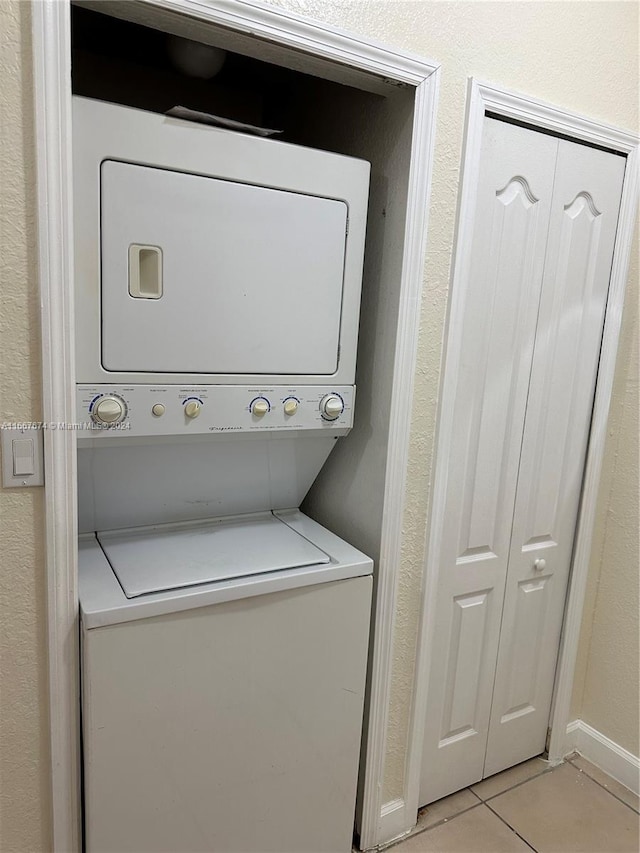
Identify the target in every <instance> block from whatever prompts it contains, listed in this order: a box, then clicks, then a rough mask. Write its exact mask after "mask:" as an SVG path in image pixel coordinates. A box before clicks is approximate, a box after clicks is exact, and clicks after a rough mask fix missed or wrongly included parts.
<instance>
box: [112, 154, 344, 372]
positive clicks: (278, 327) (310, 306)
mask: <svg viewBox="0 0 640 853" xmlns="http://www.w3.org/2000/svg"><path fill="white" fill-rule="evenodd" d="M101 216H102V225H101V228H102V235H101V252H102V257H101V287H102V364H103V367H104V368H105V369H106V370H111V371H123V372H146V371H149V372H156V373H157V372H162V373H227V374H236V375H238V374H274V373H276V374H309V375H314V374H331V373H334V372H335V371H336V369H337V364H338V348H339V343H340V317H341V308H342V289H343V270H344V255H345V245H346V229H347V206H346V204H345V203H344V202H342V201H337V200H334V199H326V198H317V197H314V196H308V195H302V194H299V193H294V192H285V191H283V190H278V189H270V188H267V187H259V186H252V185H248V184H240V183H234V182H232V181H225V180H220V179H216V178H210V177H202V176H199V175H191V174H185V173H182V172H172V171H168V170H164V169H158V168H151V167H148V166H139V165H133V164H131V163H121V162H116V161H112V160H106V161H104V162H103V163H102V167H101Z"/></svg>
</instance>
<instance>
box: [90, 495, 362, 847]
mask: <svg viewBox="0 0 640 853" xmlns="http://www.w3.org/2000/svg"><path fill="white" fill-rule="evenodd" d="M371 572H372V562H371V560H370V559H368V558H367V557H365V555H364V554H362V553H360V552H359V551H357V550H356V549H355V548H353V547H351V546H350V545H347V543H345V542H343V541H342V540H340V539H339V538H338V537H336V536H334V535H333V534H331V533H329V531H327V530H325V529H324V528H322V527H321V526H320V525H318V524H316V523H315V522H313V521H312V520H311V519H309V518H307V517H305V516H304V515H303V514H302V513H300V512H299V511H297V510H293V511H289V512H280V513H257V514H253V515H249V516H239V517H234V518H227V519H221V520H211V521H208V522H199V523H194V522H189V523H186V524H170V525H164V526H161V527H155V528H135V529H131V530H119V531H109V532H106V533H98V534H97V535H86V536H83V537H82V538H81V541H80V601H81V624H82V657H83V668H82V672H83V685H82V687H83V727H84V773H85V778H84V785H85V808H86V812H85V826H86V848H87V850H89V851H91V853H114V851H123V853H124V851H130V853H160V851H167V853H188V852H189V853H202V851H220V853H235V852H236V851H237V853H240V851H242V853H249V851H252V853H305V851H307V852H308V853H347V851H349V850H350V849H351V842H352V832H353V812H354V802H355V791H356V782H357V766H358V752H359V746H360V728H361V722H362V711H363V702H364V687H365V671H366V658H367V637H368V625H369V612H370V602H371V584H372V577H371Z"/></svg>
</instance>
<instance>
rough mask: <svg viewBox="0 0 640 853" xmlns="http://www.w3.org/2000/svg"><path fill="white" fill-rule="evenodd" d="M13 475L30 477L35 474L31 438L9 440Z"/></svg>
mask: <svg viewBox="0 0 640 853" xmlns="http://www.w3.org/2000/svg"><path fill="white" fill-rule="evenodd" d="M11 455H12V456H13V476H14V477H30V476H31V475H32V474H35V459H34V447H33V439H32V438H14V439H13V441H12V442H11Z"/></svg>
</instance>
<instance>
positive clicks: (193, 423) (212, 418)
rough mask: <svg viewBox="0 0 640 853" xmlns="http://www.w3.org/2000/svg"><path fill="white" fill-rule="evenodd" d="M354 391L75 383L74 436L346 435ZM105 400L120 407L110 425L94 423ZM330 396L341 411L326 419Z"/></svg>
mask: <svg viewBox="0 0 640 853" xmlns="http://www.w3.org/2000/svg"><path fill="white" fill-rule="evenodd" d="M355 390H356V389H355V387H354V386H352V385H324V386H318V385H310V386H309V385H306V386H305V385H303V386H298V387H294V386H258V385H256V386H253V387H252V386H241V385H236V386H233V385H232V386H229V385H217V386H216V385H190V386H176V385H155V384H154V385H128V386H127V385H123V386H121V385H78V386H77V388H76V421H77V424H78V438H79V439H80V440H81V441H85V440H86V439H90V440H93V439H95V440H96V441H107V440H112V439H113V440H115V439H119V440H121V441H122V440H125V439H127V438H133V437H136V436H163V435H179V436H185V437H186V436H190V435H223V434H224V435H230V434H231V435H236V434H239V433H242V434H249V435H250V434H255V433H261V434H265V433H273V432H280V431H282V432H295V431H300V430H305V431H308V430H314V431H318V430H320V431H324V432H330V433H335V434H337V435H346V433H347V432H348V430H349V429H350V428H351V427H352V426H353V414H354V399H355ZM105 397H108V398H113V397H115V398H116V399H117V400H118V401H119V402H120V405H121V407H122V420H121V421H120V423H118V424H115V425H114V426H111V427H103V426H101V425H99V424H95V423H93V422H92V415H94V414H95V408H96V404H97V403H98V402H99V401H100V400H102V399H103V398H105ZM334 397H335V398H336V399H337V401H338V406H339V408H341V409H342V411H341V413H340V414H339V415H338V416H337V417H333V418H332V419H329V418H328V417H327V416H326V415H325V414H324V413H323V410H322V405H323V401H325V400H326V399H328V398H334ZM258 401H260V402H262V403H264V404H265V405H264V407H263V409H264V410H265V411H264V413H263V414H257V413H255V412H254V409H255V404H256V402H258ZM190 402H192V403H193V402H195V403H197V405H198V414H197V416H196V417H189V416H188V414H187V405H188V404H189V403H190ZM292 404H293V409H290V408H289V406H291V405H292ZM158 407H161V408H158ZM154 411H155V412H161V414H159V415H158V414H154ZM289 412H290V413H289ZM336 430H337V432H336Z"/></svg>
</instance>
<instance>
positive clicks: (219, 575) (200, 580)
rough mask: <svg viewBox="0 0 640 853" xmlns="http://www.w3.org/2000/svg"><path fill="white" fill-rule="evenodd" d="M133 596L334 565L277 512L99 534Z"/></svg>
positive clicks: (129, 596) (124, 583) (100, 540)
mask: <svg viewBox="0 0 640 853" xmlns="http://www.w3.org/2000/svg"><path fill="white" fill-rule="evenodd" d="M97 537H98V541H99V542H100V545H101V546H102V550H103V551H104V553H105V555H106V557H107V559H108V561H109V563H110V564H111V568H112V569H113V571H114V572H115V574H116V576H117V578H118V580H119V582H120V585H121V586H122V589H123V590H124V594H125V595H126V596H127V598H135V597H136V596H139V595H147V594H149V593H154V592H162V591H163V590H169V589H180V588H181V587H186V586H195V585H197V584H204V583H215V582H216V581H222V580H229V579H231V578H240V577H247V576H250V575H258V574H263V573H265V572H277V571H280V570H282V569H295V568H299V567H301V566H313V565H317V564H321V563H329V562H331V558H330V557H329V556H328V555H327V554H326V553H325V552H324V551H321V550H320V549H319V548H316V546H315V545H312V544H311V542H309V541H308V540H307V539H305V538H304V537H303V536H301V535H300V534H299V533H297V532H296V531H295V530H293V529H292V528H291V527H289V526H288V525H287V524H285V523H284V522H283V521H281V520H280V519H279V518H276V517H275V516H274V515H272V514H271V513H259V514H256V515H251V516H237V517H235V518H226V519H220V520H215V521H211V520H209V521H206V522H189V523H186V524H171V525H162V526H154V527H139V528H132V529H129V530H112V531H107V532H102V533H101V532H98V534H97Z"/></svg>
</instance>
